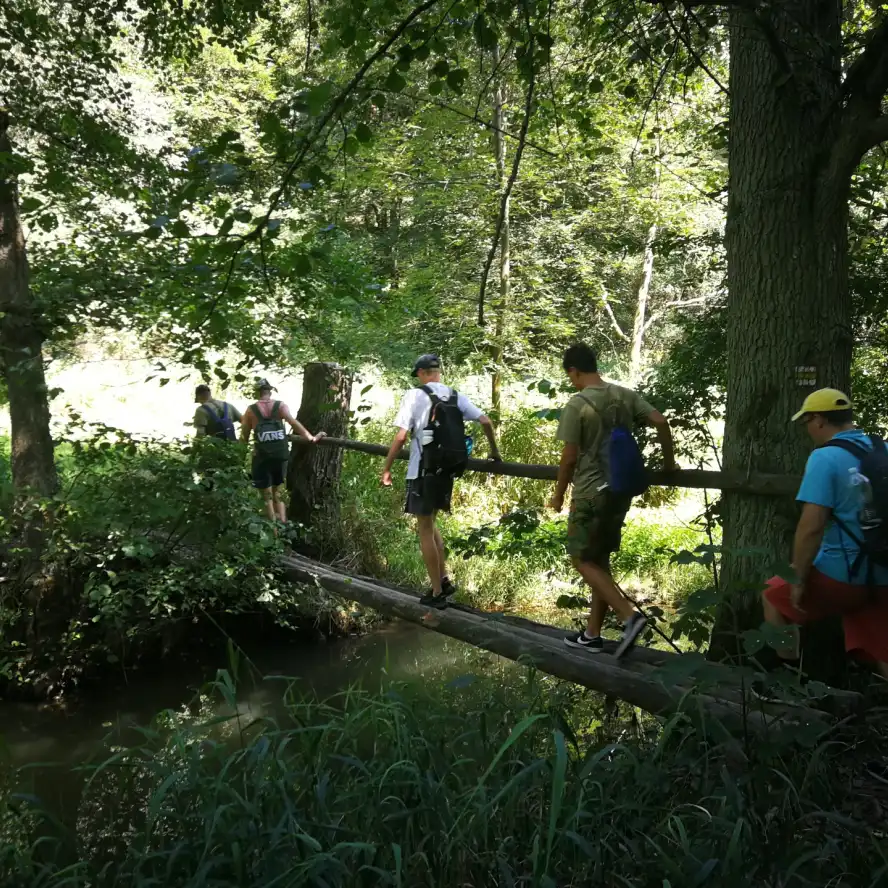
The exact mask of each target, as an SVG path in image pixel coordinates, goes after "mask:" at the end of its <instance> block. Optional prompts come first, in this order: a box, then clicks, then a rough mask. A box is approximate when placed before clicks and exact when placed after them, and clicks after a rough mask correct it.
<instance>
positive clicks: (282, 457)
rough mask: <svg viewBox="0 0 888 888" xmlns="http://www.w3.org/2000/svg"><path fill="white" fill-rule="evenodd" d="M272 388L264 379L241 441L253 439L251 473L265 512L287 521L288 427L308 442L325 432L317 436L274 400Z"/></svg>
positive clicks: (245, 415) (247, 412) (250, 409)
mask: <svg viewBox="0 0 888 888" xmlns="http://www.w3.org/2000/svg"><path fill="white" fill-rule="evenodd" d="M272 391H274V389H273V387H272V385H271V384H270V383H269V382H268V381H266V380H264V379H263V380H262V381H261V382H260V383H259V386H258V392H257V393H258V395H259V400H258V401H256V402H255V403H254V404H250V406H249V407H248V408H247V410H246V413H245V414H244V418H243V422H242V424H241V426H242V431H241V440H242V441H244V443H246V442H248V441H249V440H250V435H251V434H252V436H253V463H252V467H251V474H252V477H253V487H255V488H256V489H257V490H259V491H260V492H261V493H262V498H263V499H264V501H265V513H266V514H267V515H268V517H269V518H270V519H271V520H272V521H274V520H275V519H277V520H278V521H280V522H281V523H283V522H285V521H286V520H287V506H286V503H285V502H284V496H283V487H284V481H285V479H286V477H287V463H288V462H289V459H290V442H289V441H288V440H287V432H286V428H285V424H286V425H289V426H290V428H291V429H292V430H293V432H294V433H295V434H297V435H299V437H300V438H304V439H305V440H306V441H311V442H312V443H316V442H317V441H319V440H320V439H321V438H323V437H324V434H325V433H324V432H319V433H318V434H317V435H313V434H312V433H311V432H309V431H308V429H306V428H305V426H304V425H302V423H301V422H299V420H298V419H296V418H295V417H294V416H293V415H292V413H290V409H289V407H287V405H286V404H284V403H283V401H274V400H272V397H271V393H272Z"/></svg>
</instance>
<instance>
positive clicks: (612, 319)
mask: <svg viewBox="0 0 888 888" xmlns="http://www.w3.org/2000/svg"><path fill="white" fill-rule="evenodd" d="M601 304H602V305H603V306H604V310H605V311H606V312H607V316H608V317H609V318H610V322H611V324H613V328H614V330H616V333H617V336H619V337H620V339H623V340H625V341H626V342H628V341H629V337H628V336H627V335H626V334H625V333H624V332H623V328H622V327H621V326H620V324H619V321H617V316H616V315H615V314H614V310H613V309H612V308H611V304H610V302H609V301H608V298H607V296H606V295H605V297H604V299H602V300H601Z"/></svg>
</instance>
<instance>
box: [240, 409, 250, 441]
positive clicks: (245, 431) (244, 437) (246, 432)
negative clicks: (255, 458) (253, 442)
mask: <svg viewBox="0 0 888 888" xmlns="http://www.w3.org/2000/svg"><path fill="white" fill-rule="evenodd" d="M252 430H253V414H252V413H245V414H244V416H243V418H242V419H241V433H240V439H241V441H243V442H244V444H247V443H249V440H250V432H251V431H252Z"/></svg>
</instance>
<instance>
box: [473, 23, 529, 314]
mask: <svg viewBox="0 0 888 888" xmlns="http://www.w3.org/2000/svg"><path fill="white" fill-rule="evenodd" d="M533 50H534V39H533V32H531V35H530V40H529V41H528V44H527V52H528V53H530V57H531V59H532V58H533ZM535 86H536V76H535V72H534V66H533V64H532V63H531V65H530V69H529V74H528V80H527V97H526V99H525V100H524V120H522V121H521V131H520V133H519V134H518V145H517V147H516V148H515V159H514V160H513V161H512V172H511V173H509V180H508V181H507V182H506V187H505V189H503V195H502V199H501V200H500V208H499V214H498V216H497V220H496V230H495V231H494V233H493V241H492V242H491V244H490V250H489V251H488V253H487V261H486V262H485V263H484V271H483V272H482V273H481V287H480V288H479V290H478V326H479V327H483V326H484V294H485V293H486V292H487V277H488V275H489V274H490V267H491V266H492V265H493V258H494V256H496V250H497V247H498V246H499V242H500V237H501V236H502V232H503V221H504V220H505V217H506V207H507V206H508V205H509V198H510V197H511V195H512V189H513V188H514V187H515V180H516V179H517V178H518V170H519V168H520V167H521V157H522V155H523V154H524V145H525V143H526V142H527V129H528V127H529V126H530V115H531V113H532V111H533V94H534V88H535Z"/></svg>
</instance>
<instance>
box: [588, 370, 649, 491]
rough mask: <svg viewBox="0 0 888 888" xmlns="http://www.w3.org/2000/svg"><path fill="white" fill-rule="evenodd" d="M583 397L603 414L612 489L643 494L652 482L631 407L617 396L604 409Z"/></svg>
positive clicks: (605, 461)
mask: <svg viewBox="0 0 888 888" xmlns="http://www.w3.org/2000/svg"><path fill="white" fill-rule="evenodd" d="M608 389H610V386H608ZM580 394H581V395H582V392H581V393H580ZM583 400H584V401H585V402H586V403H587V404H588V405H589V406H590V407H591V408H592V409H593V410H594V411H595V412H596V413H598V415H599V416H600V417H601V421H602V425H603V428H602V433H601V441H600V445H599V447H600V451H599V452H600V458H601V462H602V466H603V468H604V474H605V477H606V478H607V482H608V488H609V489H610V490H611V491H612V492H613V493H616V494H618V495H620V496H641V494H643V493H645V492H646V491H647V489H648V487H650V481H649V480H648V474H647V469H646V468H645V465H644V457H643V456H642V455H641V448H640V447H639V446H638V441H636V440H635V436H634V435H633V434H632V428H631V426H632V417H631V416H630V415H629V410H628V408H627V407H626V405H625V404H623V403H622V402H621V401H618V400H617V399H616V398H613V397H611V400H610V401H609V402H608V404H607V405H606V406H605V408H604V410H601V409H600V408H599V407H598V406H597V405H596V404H594V403H593V402H592V401H590V400H589V399H588V398H583Z"/></svg>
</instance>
